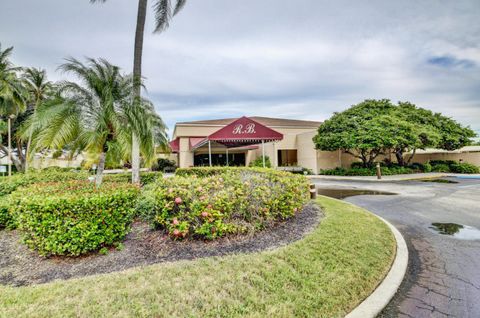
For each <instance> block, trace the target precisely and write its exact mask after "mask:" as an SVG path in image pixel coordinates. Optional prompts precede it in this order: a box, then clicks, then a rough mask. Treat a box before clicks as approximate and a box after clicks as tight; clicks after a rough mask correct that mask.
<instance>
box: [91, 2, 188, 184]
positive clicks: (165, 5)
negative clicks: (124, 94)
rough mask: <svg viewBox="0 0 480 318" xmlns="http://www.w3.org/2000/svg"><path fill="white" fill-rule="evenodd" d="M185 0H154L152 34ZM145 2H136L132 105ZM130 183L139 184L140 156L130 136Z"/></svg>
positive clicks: (138, 74) (136, 140)
mask: <svg viewBox="0 0 480 318" xmlns="http://www.w3.org/2000/svg"><path fill="white" fill-rule="evenodd" d="M106 1H107V0H90V2H91V3H96V2H102V3H103V2H106ZM186 2H187V1H186V0H176V1H175V2H174V3H172V1H171V0H155V1H154V3H153V10H154V12H155V29H154V32H156V33H160V32H162V31H164V30H166V29H167V28H168V26H169V24H170V21H171V19H172V17H173V16H175V15H176V14H177V13H178V12H180V11H181V10H182V8H183V7H184V6H185V4H186ZM147 5H148V1H147V0H138V11H137V25H136V31H135V44H134V55H133V77H134V85H133V90H132V92H133V95H134V99H133V102H134V104H136V105H138V104H139V103H141V100H142V99H141V87H142V86H141V78H142V55H143V37H144V31H145V20H146V17H147ZM132 141H133V142H132V181H133V182H134V183H139V182H140V155H139V142H141V141H139V136H136V135H133V136H132Z"/></svg>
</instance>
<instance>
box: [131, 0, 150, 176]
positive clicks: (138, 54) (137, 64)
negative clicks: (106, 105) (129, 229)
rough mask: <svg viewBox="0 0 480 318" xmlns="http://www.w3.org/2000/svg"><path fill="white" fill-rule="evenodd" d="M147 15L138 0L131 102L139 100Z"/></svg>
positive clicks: (143, 0)
mask: <svg viewBox="0 0 480 318" xmlns="http://www.w3.org/2000/svg"><path fill="white" fill-rule="evenodd" d="M146 16H147V0H138V13H137V29H136V31H135V48H134V53H133V79H134V92H133V102H134V103H136V102H139V101H140V97H141V93H142V92H141V90H142V86H141V81H142V53H143V34H144V30H145V19H146ZM132 182H133V183H136V184H139V183H140V144H139V140H138V138H137V136H136V134H135V133H133V135H132Z"/></svg>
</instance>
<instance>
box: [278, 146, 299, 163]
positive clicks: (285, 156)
mask: <svg viewBox="0 0 480 318" xmlns="http://www.w3.org/2000/svg"><path fill="white" fill-rule="evenodd" d="M277 158H278V166H280V167H288V166H296V165H297V150H296V149H294V150H293V149H280V150H278V156H277Z"/></svg>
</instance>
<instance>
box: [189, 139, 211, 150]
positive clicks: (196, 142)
mask: <svg viewBox="0 0 480 318" xmlns="http://www.w3.org/2000/svg"><path fill="white" fill-rule="evenodd" d="M205 141H207V139H206V138H205V137H190V138H189V143H190V150H192V149H195V148H197V146H200V143H202V142H205Z"/></svg>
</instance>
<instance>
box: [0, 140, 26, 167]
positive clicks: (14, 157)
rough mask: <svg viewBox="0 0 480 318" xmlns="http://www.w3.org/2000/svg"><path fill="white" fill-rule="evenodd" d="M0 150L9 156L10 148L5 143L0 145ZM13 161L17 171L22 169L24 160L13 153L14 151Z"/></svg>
mask: <svg viewBox="0 0 480 318" xmlns="http://www.w3.org/2000/svg"><path fill="white" fill-rule="evenodd" d="M0 150H1V151H2V152H4V153H5V155H6V156H8V149H7V147H5V146H4V145H0ZM12 162H13V164H14V165H15V168H16V169H17V171H22V162H21V161H20V160H19V159H18V158H17V156H15V154H13V152H12Z"/></svg>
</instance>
